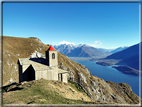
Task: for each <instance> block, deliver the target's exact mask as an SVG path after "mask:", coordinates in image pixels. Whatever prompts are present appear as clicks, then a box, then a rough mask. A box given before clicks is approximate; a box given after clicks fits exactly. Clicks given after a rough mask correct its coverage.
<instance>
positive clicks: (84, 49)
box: [53, 44, 110, 57]
mask: <svg viewBox="0 0 142 107" xmlns="http://www.w3.org/2000/svg"><path fill="white" fill-rule="evenodd" d="M53 47H54V48H55V49H56V50H58V51H59V52H60V53H63V54H65V55H67V56H69V57H92V56H97V57H105V56H108V55H110V53H109V52H104V51H101V50H98V49H97V48H94V47H91V46H89V45H86V44H79V45H73V44H61V45H54V46H53Z"/></svg>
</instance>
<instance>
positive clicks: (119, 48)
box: [110, 46, 128, 53]
mask: <svg viewBox="0 0 142 107" xmlns="http://www.w3.org/2000/svg"><path fill="white" fill-rule="evenodd" d="M127 48H128V46H124V47H118V48H116V49H114V50H112V51H110V52H111V53H117V52H120V51H123V50H125V49H127Z"/></svg>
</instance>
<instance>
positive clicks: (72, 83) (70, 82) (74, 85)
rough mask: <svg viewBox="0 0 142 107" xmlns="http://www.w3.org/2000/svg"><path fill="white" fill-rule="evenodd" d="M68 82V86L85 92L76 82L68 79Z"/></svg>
mask: <svg viewBox="0 0 142 107" xmlns="http://www.w3.org/2000/svg"><path fill="white" fill-rule="evenodd" d="M68 83H69V84H70V86H71V87H72V88H74V89H75V90H76V91H79V92H82V93H85V92H84V90H83V89H82V87H81V86H80V85H78V84H77V83H76V82H73V81H70V80H69V81H68Z"/></svg>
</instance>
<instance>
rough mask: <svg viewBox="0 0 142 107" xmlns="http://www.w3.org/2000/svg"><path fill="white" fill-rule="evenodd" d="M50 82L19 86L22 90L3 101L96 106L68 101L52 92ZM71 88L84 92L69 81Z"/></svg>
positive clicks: (8, 102)
mask: <svg viewBox="0 0 142 107" xmlns="http://www.w3.org/2000/svg"><path fill="white" fill-rule="evenodd" d="M48 82H49V81H45V80H43V81H42V82H41V81H36V83H32V82H29V83H26V84H24V85H19V86H18V87H20V88H21V87H22V88H23V89H22V90H16V91H13V92H12V91H11V92H12V94H11V95H9V96H7V98H4V99H3V104H16V103H17V102H23V103H24V104H94V103H95V102H87V101H83V100H72V99H67V98H65V97H63V96H62V95H60V94H59V93H57V92H55V91H53V90H52V88H51V87H49V86H48ZM69 84H70V85H71V87H73V88H74V89H75V90H77V91H81V92H84V91H83V89H82V88H81V87H80V86H79V85H78V84H77V83H74V82H72V81H69Z"/></svg>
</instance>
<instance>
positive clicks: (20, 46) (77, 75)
mask: <svg viewBox="0 0 142 107" xmlns="http://www.w3.org/2000/svg"><path fill="white" fill-rule="evenodd" d="M48 48H49V46H48V45H45V44H43V43H42V42H41V41H40V40H39V39H37V38H17V37H8V36H3V85H8V84H10V83H12V82H18V65H17V61H18V58H27V57H30V56H31V55H33V53H35V52H38V53H39V54H40V55H41V56H44V55H45V51H46V50H47V49H48ZM58 66H59V68H61V69H64V70H68V71H69V77H71V78H73V81H76V82H77V83H78V84H80V86H81V87H82V89H83V90H84V91H85V93H87V95H88V96H89V97H90V98H91V99H92V100H94V101H95V102H100V103H104V102H106V103H119V104H124V103H125V104H127V103H135V104H136V103H138V100H139V97H138V96H137V95H136V94H132V95H131V97H128V99H124V98H123V97H121V96H120V95H118V94H117V93H116V92H115V91H113V89H112V88H111V87H110V86H109V84H108V83H106V82H105V81H104V80H103V79H100V78H98V77H96V76H95V77H94V76H92V74H91V72H90V71H89V69H88V68H86V67H85V66H84V65H81V64H79V63H76V62H74V61H72V60H71V59H69V58H68V57H67V56H65V55H64V54H61V53H58ZM124 91H125V90H124ZM130 91H131V90H130ZM133 96H136V97H133Z"/></svg>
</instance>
